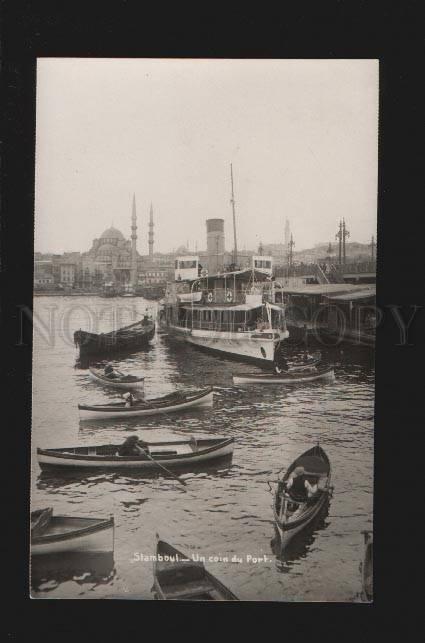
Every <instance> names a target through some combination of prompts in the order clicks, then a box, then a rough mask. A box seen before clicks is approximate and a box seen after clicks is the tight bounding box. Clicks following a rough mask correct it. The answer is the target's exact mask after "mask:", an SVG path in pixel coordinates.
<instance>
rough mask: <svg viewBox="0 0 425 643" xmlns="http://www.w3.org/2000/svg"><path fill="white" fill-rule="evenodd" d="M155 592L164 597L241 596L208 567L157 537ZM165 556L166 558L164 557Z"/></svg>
mask: <svg viewBox="0 0 425 643" xmlns="http://www.w3.org/2000/svg"><path fill="white" fill-rule="evenodd" d="M157 539H158V540H157V546H156V560H155V562H154V565H153V575H154V591H155V593H156V596H157V598H158V599H160V600H164V601H169V600H181V601H237V600H239V599H238V598H237V596H235V595H234V594H233V592H231V591H230V589H228V588H227V587H225V586H224V585H223V583H221V582H220V581H219V580H218V579H217V578H216V577H215V576H213V575H212V574H210V572H208V571H207V570H206V569H205V566H204V564H203V563H202V562H195V561H193V560H192V559H191V558H190V557H188V556H186V555H185V554H183V553H182V552H181V551H179V550H178V549H175V547H173V546H172V545H169V544H168V543H166V542H165V541H163V540H160V539H159V537H157ZM161 559H162V560H161Z"/></svg>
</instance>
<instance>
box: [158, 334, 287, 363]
mask: <svg viewBox="0 0 425 643" xmlns="http://www.w3.org/2000/svg"><path fill="white" fill-rule="evenodd" d="M165 329H166V330H167V331H168V332H169V333H170V334H171V335H172V336H173V337H176V338H181V339H183V340H185V341H186V342H188V343H189V344H192V346H196V347H197V348H200V349H202V350H204V351H208V352H211V353H216V354H220V355H223V356H226V357H230V358H234V359H239V360H243V361H249V362H251V363H256V364H271V363H272V362H273V359H274V352H275V348H276V346H277V344H279V342H281V341H282V340H284V339H286V338H287V337H288V336H289V333H288V331H276V330H274V331H256V332H251V333H232V332H217V331H208V330H197V329H190V328H181V327H179V326H166V327H165V328H164V330H165Z"/></svg>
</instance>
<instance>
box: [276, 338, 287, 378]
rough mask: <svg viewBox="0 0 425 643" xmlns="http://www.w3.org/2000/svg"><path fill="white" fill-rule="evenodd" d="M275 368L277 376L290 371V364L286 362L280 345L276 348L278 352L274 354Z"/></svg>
mask: <svg viewBox="0 0 425 643" xmlns="http://www.w3.org/2000/svg"><path fill="white" fill-rule="evenodd" d="M273 368H274V372H275V373H276V374H277V375H280V374H281V373H287V372H288V371H289V365H288V362H287V361H286V359H285V356H284V355H283V352H282V350H281V347H280V345H278V346H276V350H275V353H274V360H273Z"/></svg>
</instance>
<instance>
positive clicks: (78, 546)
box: [31, 507, 114, 556]
mask: <svg viewBox="0 0 425 643" xmlns="http://www.w3.org/2000/svg"><path fill="white" fill-rule="evenodd" d="M113 548H114V519H113V517H112V516H110V517H109V518H82V517H77V516H54V515H53V510H52V509H51V508H50V507H49V508H47V509H39V510H37V511H33V512H31V555H33V556H34V555H40V554H57V553H62V552H70V551H81V552H88V551H90V552H100V551H112V550H113Z"/></svg>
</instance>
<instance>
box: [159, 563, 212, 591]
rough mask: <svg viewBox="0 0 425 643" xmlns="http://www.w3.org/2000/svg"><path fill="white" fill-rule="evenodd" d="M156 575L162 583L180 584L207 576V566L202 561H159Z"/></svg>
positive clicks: (198, 580)
mask: <svg viewBox="0 0 425 643" xmlns="http://www.w3.org/2000/svg"><path fill="white" fill-rule="evenodd" d="M156 576H157V578H158V581H159V582H160V583H161V585H167V586H168V585H178V584H179V583H182V582H183V581H188V582H192V581H197V582H200V581H202V580H203V579H204V578H205V568H204V566H203V564H202V563H197V562H192V561H189V562H176V563H168V562H166V563H158V566H157V570H156Z"/></svg>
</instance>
